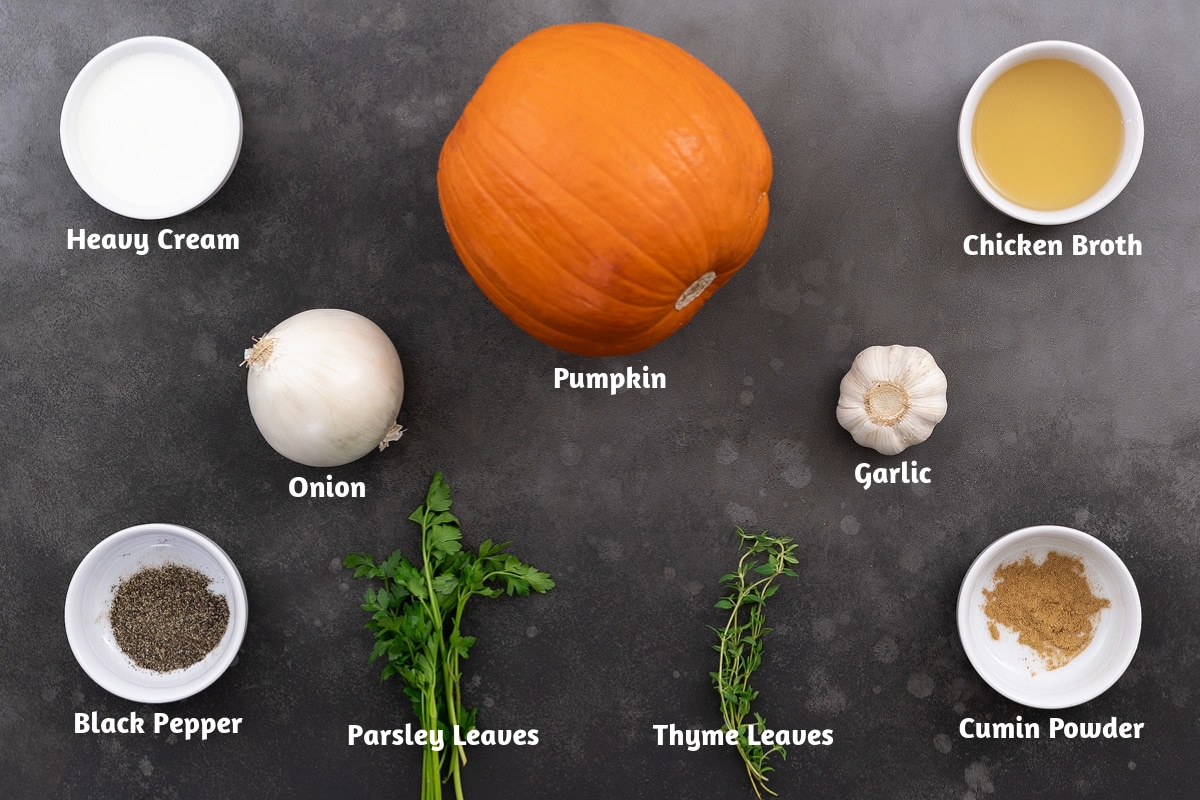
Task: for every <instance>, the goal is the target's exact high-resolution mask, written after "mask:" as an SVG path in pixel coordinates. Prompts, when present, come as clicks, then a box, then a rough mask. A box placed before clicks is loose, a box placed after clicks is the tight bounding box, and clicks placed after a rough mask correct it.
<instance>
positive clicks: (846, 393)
mask: <svg viewBox="0 0 1200 800" xmlns="http://www.w3.org/2000/svg"><path fill="white" fill-rule="evenodd" d="M945 416H946V373H944V372H942V370H941V369H940V368H939V367H938V365H937V363H936V362H935V361H934V360H933V356H931V355H930V354H929V353H928V351H926V350H923V349H921V348H920V347H904V346H903V345H898V344H894V345H892V346H890V347H880V346H875V347H868V348H867V349H866V350H863V351H862V352H861V353H859V354H858V356H857V357H856V358H855V359H854V364H853V365H852V366H851V367H850V371H849V372H847V373H846V377H844V378H842V395H841V397H840V398H838V408H837V418H838V422H840V423H841V424H842V427H843V428H845V429H846V430H848V431H850V435H851V436H853V437H854V441H856V442H858V443H859V444H861V445H862V446H864V447H873V448H874V449H876V450H878V451H879V452H881V453H883V454H884V455H887V456H894V455H896V453H899V452H900V451H901V450H903V449H904V448H906V447H908V446H909V445H914V444H920V443H921V442H923V441H925V440H926V439H928V438H929V435H930V434H931V433H933V426H934V425H937V424H938V423H939V422H941V421H942V418H943V417H945Z"/></svg>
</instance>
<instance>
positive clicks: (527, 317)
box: [438, 23, 771, 356]
mask: <svg viewBox="0 0 1200 800" xmlns="http://www.w3.org/2000/svg"><path fill="white" fill-rule="evenodd" d="M770 185H771V152H770V149H769V148H768V146H767V141H766V138H765V137H764V136H763V133H762V129H761V128H759V125H758V122H757V121H756V120H755V119H754V115H753V113H751V111H750V109H749V108H748V107H747V106H746V104H745V102H744V101H743V100H742V98H741V97H739V96H738V94H737V93H736V92H735V91H734V90H733V89H732V88H731V87H730V86H729V85H728V84H727V83H725V81H723V80H722V79H721V78H720V77H719V76H717V74H716V73H714V72H713V71H712V70H710V69H709V68H708V67H706V66H705V65H704V64H702V63H701V62H700V61H698V60H697V59H695V58H694V57H692V56H691V55H689V54H688V53H687V52H685V51H684V50H682V49H680V48H679V47H677V46H675V45H673V44H671V43H670V42H667V41H664V40H662V39H658V38H656V37H654V36H650V35H648V34H644V33H640V32H638V31H634V30H631V29H629V28H624V27H621V26H618V25H609V24H604V23H579V24H570V25H559V26H555V27H551V28H545V29H543V30H541V31H538V32H536V33H534V34H532V35H530V36H528V37H526V38H525V39H523V40H521V41H520V42H518V43H517V44H515V45H514V46H513V47H512V48H511V49H509V50H508V51H507V52H506V53H504V55H502V56H501V57H500V59H499V60H498V61H497V62H496V64H495V65H494V66H493V67H492V69H491V70H490V71H489V72H488V74H487V76H486V77H485V78H484V80H483V84H482V85H481V86H480V87H479V89H478V90H477V91H476V93H475V95H474V97H472V98H471V100H470V102H469V103H468V104H467V106H466V108H465V109H464V110H463V113H462V117H461V118H460V119H459V120H458V123H457V124H456V125H455V126H454V129H453V130H452V131H451V132H450V135H449V136H448V137H447V139H446V142H445V144H444V145H443V147H442V152H441V157H440V159H439V162H438V196H439V199H440V201H441V206H442V215H443V217H444V218H445V221H446V228H447V230H448V231H449V233H450V239H451V241H452V243H453V244H454V248H455V250H456V251H457V253H458V255H459V258H461V259H462V262H463V264H464V265H465V266H466V268H467V271H468V272H470V274H471V277H472V278H474V280H475V283H476V284H477V285H478V286H479V288H480V289H481V290H482V291H483V293H484V294H485V295H487V297H488V299H490V300H491V301H492V303H494V304H495V305H496V306H497V307H498V308H499V309H500V310H501V311H502V312H504V314H505V315H507V316H508V317H509V318H510V319H511V320H512V321H513V322H515V323H516V324H517V325H518V326H520V327H521V328H522V329H524V330H525V331H526V332H527V333H529V334H530V335H532V336H533V337H535V338H537V339H539V340H541V341H543V342H545V343H546V344H549V345H551V346H553V347H557V348H559V349H562V350H566V351H568V352H572V353H577V354H580V355H589V356H607V355H623V354H627V353H635V352H637V351H639V350H644V349H645V348H647V347H650V346H651V345H653V344H656V343H657V342H660V341H662V340H663V339H665V338H666V337H668V336H670V335H671V334H672V333H674V332H675V331H677V330H679V328H680V327H682V326H683V325H684V324H685V323H686V322H687V321H688V320H689V319H691V317H692V315H694V314H695V313H696V312H697V311H698V310H699V309H700V306H702V305H703V304H704V302H705V301H706V300H707V299H708V298H709V297H710V296H712V294H713V293H714V292H715V291H716V290H717V289H719V288H720V287H721V286H722V285H723V284H724V283H725V282H726V281H727V280H729V278H730V277H732V276H733V274H734V273H735V272H737V270H738V269H740V268H741V267H742V265H743V264H745V263H746V261H747V260H749V258H750V256H751V255H753V253H754V251H755V249H756V248H757V247H758V243H759V241H760V240H761V239H762V236H763V232H764V231H765V229H766V226H767V213H768V202H767V190H768V189H769V188H770ZM706 281H708V283H707V284H705V282H706ZM697 290H702V291H699V293H698V295H697V296H695V297H694V298H692V299H691V300H690V301H688V294H689V292H690V293H695V292H696V291H697Z"/></svg>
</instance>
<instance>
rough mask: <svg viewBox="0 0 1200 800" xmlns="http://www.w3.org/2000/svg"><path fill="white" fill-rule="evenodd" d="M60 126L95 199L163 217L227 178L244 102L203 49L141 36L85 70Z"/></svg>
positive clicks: (201, 198)
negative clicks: (240, 104)
mask: <svg viewBox="0 0 1200 800" xmlns="http://www.w3.org/2000/svg"><path fill="white" fill-rule="evenodd" d="M59 131H60V135H61V137H62V148H63V155H64V156H65V157H66V159H67V166H68V167H69V168H70V170H71V174H72V175H74V176H75V180H76V181H78V182H79V185H80V187H82V188H83V190H84V191H85V192H87V193H88V195H90V196H91V198H92V199H93V200H95V201H96V202H97V203H99V204H100V205H102V206H104V207H105V208H107V209H109V210H110V211H115V212H116V213H118V214H122V215H124V216H126V217H133V218H135V219H165V218H166V217H173V216H176V215H177V214H182V213H184V212H185V211H190V210H192V209H193V208H195V207H197V206H199V205H200V204H202V203H204V202H205V201H206V200H208V199H209V198H210V197H212V196H213V195H214V194H216V192H217V190H218V189H220V188H221V186H222V185H224V183H225V181H226V179H227V178H228V177H229V175H230V174H231V173H232V172H233V166H234V164H235V163H237V157H238V153H239V152H240V151H241V148H242V112H241V108H240V107H239V106H238V101H237V95H235V94H234V92H233V87H232V86H230V84H229V80H228V79H227V78H226V77H225V74H224V73H223V72H221V69H220V67H218V66H217V65H216V64H214V63H213V61H212V59H210V58H209V57H208V56H206V55H204V53H202V52H200V51H199V50H197V49H196V48H195V47H192V46H191V45H190V44H186V43H185V42H181V41H179V40H178V39H170V38H167V37H164V36H140V37H138V38H136V39H126V40H125V41H123V42H118V43H117V44H114V45H113V46H111V47H109V48H108V49H106V50H104V51H102V52H101V53H100V54H99V55H97V56H96V57H95V58H93V59H92V60H91V61H89V62H88V63H87V66H85V67H84V68H83V69H82V70H81V71H80V73H79V75H78V76H77V77H76V78H75V82H74V83H72V84H71V89H70V90H69V91H68V92H67V98H66V100H65V101H64V102H63V110H62V120H61V123H60V126H59Z"/></svg>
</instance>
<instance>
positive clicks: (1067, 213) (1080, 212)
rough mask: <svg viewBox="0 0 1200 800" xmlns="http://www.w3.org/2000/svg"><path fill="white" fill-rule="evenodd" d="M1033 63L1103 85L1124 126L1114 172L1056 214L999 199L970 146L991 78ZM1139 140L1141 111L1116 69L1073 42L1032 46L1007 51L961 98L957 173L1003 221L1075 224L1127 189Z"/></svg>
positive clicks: (1139, 152) (1139, 148)
mask: <svg viewBox="0 0 1200 800" xmlns="http://www.w3.org/2000/svg"><path fill="white" fill-rule="evenodd" d="M1039 58H1061V59H1064V60H1066V61H1072V62H1074V63H1076V64H1079V65H1080V66H1082V67H1085V68H1087V69H1089V70H1091V71H1092V72H1093V73H1094V74H1095V75H1097V76H1098V77H1099V78H1100V79H1101V80H1102V81H1104V84H1105V85H1106V86H1108V89H1109V91H1111V92H1112V93H1113V97H1114V98H1116V101H1117V107H1118V108H1119V109H1120V111H1121V119H1122V122H1123V123H1124V126H1125V143H1124V145H1123V146H1122V149H1121V156H1120V158H1119V159H1118V161H1117V166H1116V168H1115V169H1114V170H1113V174H1112V175H1111V176H1110V177H1109V179H1108V182H1107V183H1105V184H1104V185H1103V186H1102V187H1100V190H1099V191H1097V192H1096V193H1095V194H1094V195H1092V196H1091V197H1089V198H1088V199H1087V200H1084V201H1083V202H1082V203H1078V204H1076V205H1073V206H1070V207H1069V208H1063V209H1058V210H1056V211H1041V210H1037V209H1031V208H1025V207H1024V206H1020V205H1017V204H1016V203H1014V202H1012V201H1011V200H1009V199H1008V198H1006V197H1004V196H1003V195H1002V194H1000V192H998V191H997V190H996V188H995V187H994V186H992V184H991V183H990V182H988V179H987V178H986V177H985V176H984V174H983V170H981V169H980V168H979V162H978V161H976V159H975V147H974V145H973V143H972V129H973V128H974V125H975V110H976V109H977V108H978V107H979V100H980V98H981V97H983V93H984V92H985V91H987V89H988V87H989V86H991V85H992V82H993V81H994V80H996V78H998V77H1000V75H1002V74H1004V73H1005V72H1007V71H1008V70H1010V69H1012V68H1013V67H1015V66H1016V65H1017V64H1021V63H1023V62H1026V61H1033V60H1035V59H1039ZM1144 138H1145V130H1144V125H1143V121H1142V106H1141V103H1140V102H1139V101H1138V97H1137V93H1136V92H1134V90H1133V86H1132V85H1131V84H1130V83H1129V79H1128V78H1126V77H1125V73H1123V72H1121V70H1120V69H1118V68H1117V65H1116V64H1114V63H1113V62H1111V61H1109V60H1108V59H1107V58H1105V57H1104V56H1103V55H1101V54H1100V53H1097V52H1096V51H1095V50H1093V49H1091V48H1090V47H1085V46H1084V45H1081V44H1076V43H1074V42H1060V41H1045V42H1033V43H1031V44H1025V45H1021V46H1020V47H1017V48H1015V49H1013V50H1009V51H1008V52H1007V53H1005V54H1004V55H1002V56H1000V57H999V58H997V59H996V60H995V61H993V62H992V63H991V64H990V65H989V66H988V68H987V69H985V70H984V71H983V73H982V74H980V76H979V78H978V79H977V80H976V81H975V84H974V85H973V86H972V87H971V91H970V92H968V93H967V99H966V101H965V102H964V103H963V107H962V114H961V115H960V116H959V118H958V154H959V157H960V158H961V159H962V163H963V169H965V170H966V172H967V177H968V178H969V179H970V181H971V184H972V185H973V186H974V187H975V190H976V191H978V192H979V194H980V195H982V196H983V199H984V200H987V201H988V202H989V203H991V204H992V205H993V206H994V207H996V208H997V209H999V210H1000V211H1003V212H1004V213H1005V214H1007V215H1008V216H1010V217H1013V218H1014V219H1019V220H1022V221H1024V222H1032V223H1034V224H1037V225H1065V224H1066V223H1068V222H1076V221H1078V220H1081V219H1083V218H1084V217H1088V216H1091V215H1092V214H1095V213H1096V212H1097V211H1099V210H1100V209H1102V208H1104V207H1105V206H1106V205H1108V204H1109V203H1111V202H1112V201H1113V200H1114V199H1115V198H1116V196H1117V195H1119V194H1120V193H1121V191H1122V190H1123V189H1124V188H1125V186H1126V185H1127V184H1128V183H1129V179H1130V178H1132V177H1133V173H1134V171H1136V170H1137V165H1138V161H1139V160H1140V159H1141V157H1142V143H1143V140H1144Z"/></svg>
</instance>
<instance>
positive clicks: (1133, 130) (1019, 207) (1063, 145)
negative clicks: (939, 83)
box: [958, 41, 1144, 225]
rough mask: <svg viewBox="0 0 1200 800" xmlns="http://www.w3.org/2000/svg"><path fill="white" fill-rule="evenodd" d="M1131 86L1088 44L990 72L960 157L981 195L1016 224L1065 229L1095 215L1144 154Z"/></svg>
mask: <svg viewBox="0 0 1200 800" xmlns="http://www.w3.org/2000/svg"><path fill="white" fill-rule="evenodd" d="M1143 139H1144V127H1143V121H1142V107H1141V104H1140V102H1139V101H1138V97H1137V93H1136V92H1135V91H1134V89H1133V86H1132V84H1130V82H1129V79H1128V78H1126V77H1125V74H1124V73H1123V72H1121V70H1120V69H1119V68H1118V67H1117V66H1116V65H1115V64H1114V63H1113V62H1112V61H1110V60H1109V59H1108V58H1106V57H1105V56H1103V55H1101V54H1100V53H1098V52H1096V51H1095V50H1093V49H1091V48H1090V47H1085V46H1084V45H1081V44H1076V43H1074V42H1062V41H1045V42H1034V43H1032V44H1026V45H1022V46H1020V47H1017V48H1015V49H1013V50H1010V51H1009V52H1007V53H1005V54H1004V55H1002V56H1000V57H999V58H998V59H996V60H995V61H993V62H992V63H991V65H990V66H988V67H987V69H985V70H984V71H983V73H982V74H981V75H980V76H979V78H978V80H976V81H975V84H974V85H973V86H972V87H971V90H970V92H968V94H967V98H966V101H965V102H964V103H963V108H962V114H961V115H960V117H959V122H958V152H959V156H960V157H961V158H962V163H963V168H964V169H965V170H966V173H967V177H968V178H969V179H970V181H971V184H972V185H973V186H974V187H975V189H976V191H978V192H979V194H980V195H982V196H983V198H984V199H985V200H987V201H988V202H989V203H990V204H991V205H993V206H994V207H995V208H997V209H999V210H1000V211H1002V212H1004V213H1005V214H1007V215H1008V216H1010V217H1013V218H1015V219H1019V220H1023V221H1025V222H1032V223H1035V224H1038V225H1062V224H1065V223H1068V222H1075V221H1076V220H1080V219H1083V218H1084V217H1087V216H1090V215H1091V214H1094V213H1096V212H1097V211H1099V210H1100V209H1102V208H1104V207H1105V206H1106V205H1108V204H1109V203H1111V202H1112V201H1113V200H1114V199H1115V198H1116V197H1117V195H1119V194H1120V193H1121V191H1122V190H1123V189H1124V188H1125V186H1126V185H1127V184H1128V183H1129V180H1130V179H1131V178H1132V177H1133V173H1134V171H1135V170H1136V169H1137V165H1138V161H1139V160H1140V158H1141V155H1142V143H1143Z"/></svg>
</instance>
